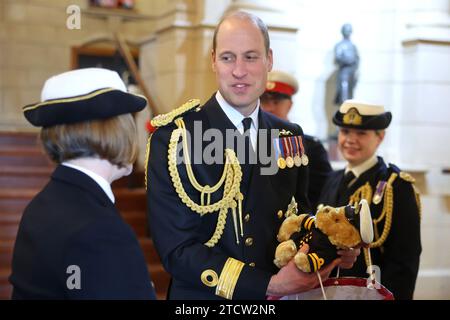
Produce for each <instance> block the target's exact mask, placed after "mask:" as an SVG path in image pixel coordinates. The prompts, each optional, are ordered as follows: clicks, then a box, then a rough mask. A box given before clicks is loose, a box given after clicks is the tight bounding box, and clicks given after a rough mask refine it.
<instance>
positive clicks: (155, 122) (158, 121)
mask: <svg viewBox="0 0 450 320" xmlns="http://www.w3.org/2000/svg"><path fill="white" fill-rule="evenodd" d="M193 108H197V110H198V109H199V108H200V100H199V99H191V100H189V101H188V102H186V103H184V104H183V105H181V106H180V107H178V108H176V109H174V110H172V111H170V112H168V113H165V114H160V115H157V116H156V117H154V118H153V119H152V120H150V124H151V125H152V127H154V128H159V127H163V126H166V125H168V124H169V123H171V122H172V121H173V119H175V118H176V117H178V116H180V115H182V114H184V113H186V112H188V111H189V110H191V109H193ZM152 135H153V133H150V134H149V136H148V139H147V146H146V150H145V163H144V174H145V177H144V179H145V190H147V189H148V181H147V174H148V160H149V158H150V142H151V139H152Z"/></svg>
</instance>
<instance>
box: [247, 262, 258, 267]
mask: <svg viewBox="0 0 450 320" xmlns="http://www.w3.org/2000/svg"><path fill="white" fill-rule="evenodd" d="M248 265H249V266H250V267H254V266H256V264H255V263H254V262H250V263H249V264H248Z"/></svg>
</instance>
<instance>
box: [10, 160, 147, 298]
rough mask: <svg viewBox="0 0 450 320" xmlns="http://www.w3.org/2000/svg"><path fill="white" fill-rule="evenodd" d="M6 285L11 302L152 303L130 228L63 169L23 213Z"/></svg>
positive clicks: (99, 195)
mask: <svg viewBox="0 0 450 320" xmlns="http://www.w3.org/2000/svg"><path fill="white" fill-rule="evenodd" d="M70 266H77V267H78V268H79V271H80V272H78V273H77V271H76V270H75V269H74V268H73V267H70ZM77 274H78V275H80V277H79V280H80V287H81V288H79V289H77V288H76V287H75V288H74V286H75V285H76V284H77V283H76V278H75V277H76V275H77ZM71 276H72V278H71ZM10 282H11V284H12V285H13V294H12V298H13V299H58V300H59V299H155V293H154V289H153V287H152V285H151V280H150V277H149V274H148V271H147V266H146V262H145V259H144V256H143V253H142V250H141V248H140V246H139V243H138V241H137V239H136V236H135V235H134V233H133V231H132V229H131V228H130V226H128V225H127V224H126V223H125V222H124V221H123V220H122V218H121V216H120V214H119V212H118V211H117V209H116V208H115V206H114V204H113V203H112V202H111V200H110V199H109V198H108V196H107V195H106V194H105V192H104V191H103V190H102V188H101V187H100V186H99V185H98V184H97V183H96V182H95V181H94V180H93V179H91V178H90V177H89V176H88V175H86V174H84V173H82V172H81V171H78V170H76V169H73V168H69V167H66V166H63V165H59V166H58V167H57V168H56V169H55V171H54V172H53V174H52V176H51V180H50V182H49V183H48V184H47V185H46V186H45V187H44V189H43V190H42V191H41V192H40V193H39V194H38V195H37V196H36V197H35V198H33V200H32V201H31V202H30V204H29V205H28V206H27V208H26V209H25V211H24V213H23V216H22V220H21V222H20V226H19V231H18V234H17V238H16V243H15V247H14V254H13V262H12V274H11V276H10Z"/></svg>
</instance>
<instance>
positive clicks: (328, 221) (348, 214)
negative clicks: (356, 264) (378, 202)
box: [274, 198, 373, 272]
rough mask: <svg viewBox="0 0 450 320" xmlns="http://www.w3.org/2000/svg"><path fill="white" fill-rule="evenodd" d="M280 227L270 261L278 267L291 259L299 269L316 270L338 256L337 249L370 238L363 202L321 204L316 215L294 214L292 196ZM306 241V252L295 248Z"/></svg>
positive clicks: (369, 220) (367, 216) (370, 226)
mask: <svg viewBox="0 0 450 320" xmlns="http://www.w3.org/2000/svg"><path fill="white" fill-rule="evenodd" d="M285 217H286V219H285V220H284V221H283V223H282V224H281V226H280V229H279V231H278V235H277V239H278V241H279V242H280V244H279V245H278V246H277V248H276V250H275V259H274V263H275V265H276V266H277V267H278V268H281V267H283V266H285V265H286V264H287V263H288V262H289V261H290V260H291V259H292V258H294V262H295V264H296V266H297V267H298V268H299V269H300V270H301V271H303V272H316V271H318V270H320V269H321V268H322V267H323V266H324V265H327V264H328V263H330V262H331V261H333V260H334V259H335V258H337V257H338V254H337V250H339V249H349V248H353V247H355V246H358V245H360V244H369V243H371V242H372V241H373V225H372V218H371V215H370V209H369V205H368V203H367V201H366V200H365V199H362V200H361V201H360V202H359V204H357V205H355V206H350V205H347V206H343V207H337V208H335V207H330V206H321V207H319V208H318V210H317V212H316V214H315V215H314V216H313V215H309V214H300V215H297V203H296V202H295V199H294V198H292V201H291V203H290V204H289V206H288V209H287V211H286V213H285ZM304 243H307V244H308V245H309V252H308V253H307V254H305V253H303V252H300V251H299V248H300V247H301V246H302V245H303V244H304Z"/></svg>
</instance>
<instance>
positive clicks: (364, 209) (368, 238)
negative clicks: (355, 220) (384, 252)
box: [359, 199, 373, 244]
mask: <svg viewBox="0 0 450 320" xmlns="http://www.w3.org/2000/svg"><path fill="white" fill-rule="evenodd" d="M359 232H360V234H361V239H362V241H363V242H364V243H366V244H369V243H372V241H373V224H372V216H371V214H370V208H369V204H368V203H367V200H366V199H361V201H360V202H359Z"/></svg>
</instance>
